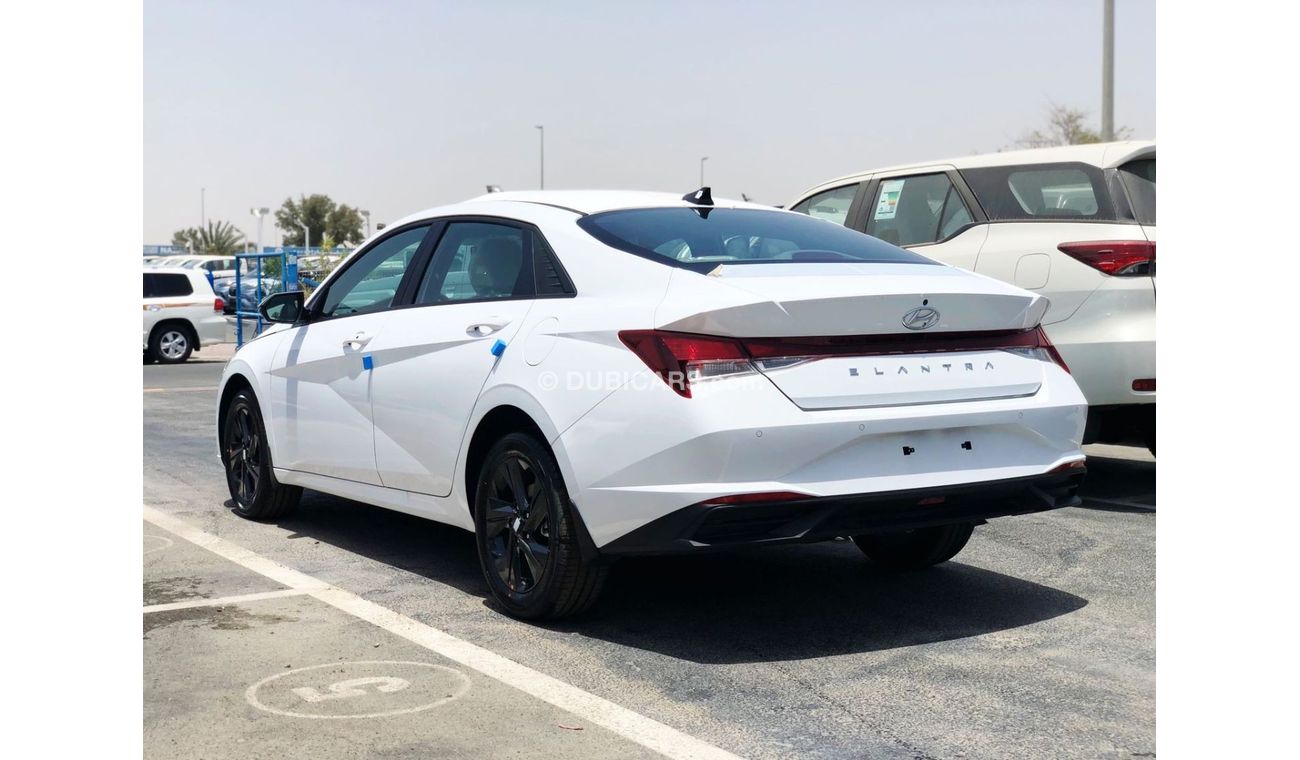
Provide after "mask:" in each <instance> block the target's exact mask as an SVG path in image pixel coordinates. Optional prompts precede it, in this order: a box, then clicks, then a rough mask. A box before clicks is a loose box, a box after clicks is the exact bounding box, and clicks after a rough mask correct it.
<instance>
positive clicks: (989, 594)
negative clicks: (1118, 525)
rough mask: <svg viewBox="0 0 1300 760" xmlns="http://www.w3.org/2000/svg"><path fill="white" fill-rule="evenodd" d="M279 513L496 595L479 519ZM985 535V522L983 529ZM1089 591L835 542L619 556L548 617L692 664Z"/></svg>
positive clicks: (804, 652) (322, 509) (1047, 602)
mask: <svg viewBox="0 0 1300 760" xmlns="http://www.w3.org/2000/svg"><path fill="white" fill-rule="evenodd" d="M279 525H280V526H281V527H283V528H287V529H290V530H293V531H295V533H296V534H297V535H298V536H302V537H310V538H313V539H315V540H318V541H321V542H324V543H328V544H331V545H333V546H337V547H339V548H341V549H344V550H346V551H349V552H353V553H355V554H359V555H362V556H365V557H368V558H370V559H373V560H376V561H379V562H383V563H385V564H388V565H391V566H393V567H396V568H399V569H401V570H404V571H407V572H411V573H416V574H419V575H422V576H424V577H427V578H429V579H431V580H436V581H438V582H440V583H446V584H449V585H451V586H453V587H455V588H457V589H460V590H461V591H464V592H465V593H468V594H472V595H474V596H477V597H479V598H483V599H484V604H485V605H487V606H489V607H492V608H494V609H496V605H495V603H493V602H492V601H491V600H490V599H488V598H486V597H487V586H486V584H485V581H484V580H483V576H482V574H481V572H480V570H479V565H478V557H477V550H476V548H475V546H474V539H473V536H472V535H471V534H469V533H468V532H466V531H462V530H459V529H457V528H452V527H449V526H446V525H442V524H439V523H435V522H432V521H429V520H423V519H420V518H417V517H411V516H409V515H403V514H400V513H397V512H390V511H388V510H384V509H380V508H378V507H370V506H366V505H363V504H359V503H356V502H351V501H348V500H346V499H340V498H337V497H333V496H328V495H325V494H318V493H315V492H307V493H306V494H305V495H304V497H303V501H302V506H301V508H300V509H299V510H298V511H297V512H295V513H294V514H293V515H292V516H289V517H286V518H285V519H283V520H281V521H279ZM972 540H975V541H978V540H979V531H978V530H977V531H976V533H975V538H974V539H972ZM1087 603H1088V602H1087V600H1086V599H1083V598H1081V597H1079V596H1075V595H1074V594H1070V593H1067V592H1064V591H1061V590H1059V589H1055V588H1051V587H1050V586H1045V585H1042V584H1039V583H1034V582H1032V581H1027V580H1022V579H1020V578H1015V577H1012V576H1008V575H1004V574H1001V573H997V572H993V571H989V570H984V569H981V568H978V567H974V566H972V565H967V564H963V563H961V562H958V561H953V562H948V563H946V564H944V565H941V566H938V567H935V568H931V569H929V570H924V571H920V572H891V571H886V570H881V569H879V568H876V567H874V566H872V565H871V564H870V563H869V562H868V561H867V560H866V558H865V557H863V556H862V554H861V552H859V551H858V549H857V547H855V546H854V545H853V544H852V543H851V542H846V541H835V542H826V543H820V544H801V545H788V546H774V547H763V548H747V549H740V550H733V551H726V552H719V553H713V554H702V555H693V556H676V557H642V558H629V559H625V560H622V561H620V562H618V563H616V564H615V565H614V566H613V568H612V570H611V573H610V577H609V579H608V582H607V584H606V587H605V592H604V594H603V595H602V597H601V600H600V602H599V603H598V604H597V605H596V607H595V608H594V609H593V610H591V611H590V612H588V613H586V614H584V615H582V616H580V617H577V618H574V619H571V620H564V621H560V622H556V623H544V624H542V625H543V627H545V628H548V629H550V630H555V631H563V632H573V633H577V634H579V635H583V636H587V637H591V638H594V639H601V640H606V641H610V642H613V643H618V644H621V645H624V646H630V647H635V648H637V649H644V650H648V651H654V652H658V653H660V654H664V655H667V656H670V657H675V658H679V659H683V660H689V661H692V662H700V663H710V664H722V663H745V662H769V661H779V660H796V659H806V658H812V657H825V656H829V655H837V654H851V653H862V652H872V651H882V650H891V649H897V648H902V647H910V646H915V645H917V644H929V643H934V642H940V641H948V640H952V639H961V638H967V637H971V636H980V635H983V634H988V633H994V632H997V631H1004V630H1008V629H1012V628H1019V627H1022V626H1026V625H1031V624H1033V623H1038V622H1041V621H1044V620H1049V619H1051V618H1054V617H1057V616H1059V615H1065V614H1068V613H1070V612H1074V611H1075V610H1078V609H1080V608H1082V607H1084V606H1085V605H1086V604H1087Z"/></svg>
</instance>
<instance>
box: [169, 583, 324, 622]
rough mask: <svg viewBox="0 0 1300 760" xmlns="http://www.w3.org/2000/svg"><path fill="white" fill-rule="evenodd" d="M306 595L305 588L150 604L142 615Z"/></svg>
mask: <svg viewBox="0 0 1300 760" xmlns="http://www.w3.org/2000/svg"><path fill="white" fill-rule="evenodd" d="M307 593H310V592H309V591H308V590H307V589H305V588H283V589H280V590H279V591H261V592H259V593H256V594H239V595H237V596H223V597H220V598H218V599H187V600H186V601H183V602H167V603H166V604H150V605H148V606H146V607H145V608H144V614H146V615H148V614H149V613H151V612H171V611H172V610H188V609H191V608H193V607H225V606H227V605H230V604H239V603H241V602H258V601H261V600H263V599H280V598H283V597H286V596H302V595H303V594H307Z"/></svg>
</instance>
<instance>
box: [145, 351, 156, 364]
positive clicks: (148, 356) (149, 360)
mask: <svg viewBox="0 0 1300 760" xmlns="http://www.w3.org/2000/svg"><path fill="white" fill-rule="evenodd" d="M156 361H158V360H157V359H155V358H154V355H153V351H150V350H149V349H147V348H146V349H145V350H144V363H145V364H153V363H154V362H156Z"/></svg>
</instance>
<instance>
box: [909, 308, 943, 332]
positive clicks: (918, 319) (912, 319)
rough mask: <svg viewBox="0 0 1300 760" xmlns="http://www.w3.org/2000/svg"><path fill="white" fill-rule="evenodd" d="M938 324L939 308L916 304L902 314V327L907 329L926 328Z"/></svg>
mask: <svg viewBox="0 0 1300 760" xmlns="http://www.w3.org/2000/svg"><path fill="white" fill-rule="evenodd" d="M937 324H939V310H938V309H935V308H932V307H929V306H918V307H916V308H915V309H912V310H911V311H909V312H907V313H906V314H904V315H903V327H906V328H907V329H909V330H928V329H930V328H931V327H934V326H935V325H937Z"/></svg>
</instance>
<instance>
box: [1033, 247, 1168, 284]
mask: <svg viewBox="0 0 1300 760" xmlns="http://www.w3.org/2000/svg"><path fill="white" fill-rule="evenodd" d="M1056 247H1057V249H1058V250H1060V251H1061V253H1064V254H1066V255H1068V256H1070V257H1071V258H1073V259H1075V260H1077V261H1081V262H1083V263H1084V264H1087V265H1088V266H1090V267H1092V268H1093V269H1096V270H1097V271H1099V272H1103V273H1105V274H1108V275H1112V276H1114V277H1140V276H1143V275H1150V274H1155V266H1156V244H1155V243H1154V242H1152V241H1150V240H1093V241H1087V242H1081V243H1061V244H1060V245H1058V246H1056Z"/></svg>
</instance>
